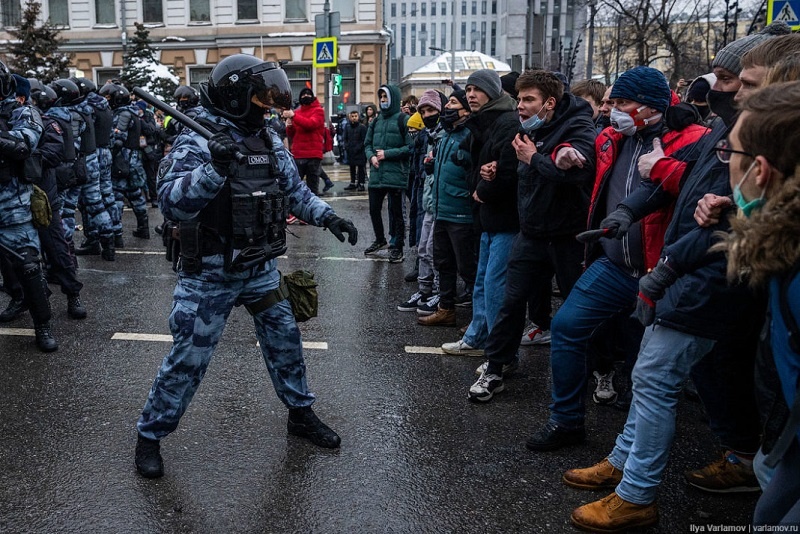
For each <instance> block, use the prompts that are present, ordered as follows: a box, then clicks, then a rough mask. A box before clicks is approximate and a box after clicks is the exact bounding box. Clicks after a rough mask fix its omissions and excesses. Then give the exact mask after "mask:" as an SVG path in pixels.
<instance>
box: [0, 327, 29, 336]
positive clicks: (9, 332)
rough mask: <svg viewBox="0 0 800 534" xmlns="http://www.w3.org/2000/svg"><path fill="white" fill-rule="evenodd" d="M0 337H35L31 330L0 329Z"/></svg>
mask: <svg viewBox="0 0 800 534" xmlns="http://www.w3.org/2000/svg"><path fill="white" fill-rule="evenodd" d="M0 335H1V336H31V337H33V336H35V335H36V333H35V332H34V331H33V328H0Z"/></svg>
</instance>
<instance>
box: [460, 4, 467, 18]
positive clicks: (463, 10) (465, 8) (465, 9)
mask: <svg viewBox="0 0 800 534" xmlns="http://www.w3.org/2000/svg"><path fill="white" fill-rule="evenodd" d="M461 14H462V15H466V14H467V0H464V1H463V2H461Z"/></svg>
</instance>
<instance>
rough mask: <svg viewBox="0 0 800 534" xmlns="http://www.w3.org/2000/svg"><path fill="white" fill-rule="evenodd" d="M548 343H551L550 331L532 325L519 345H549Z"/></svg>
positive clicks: (523, 335)
mask: <svg viewBox="0 0 800 534" xmlns="http://www.w3.org/2000/svg"><path fill="white" fill-rule="evenodd" d="M548 343H550V330H542V329H541V328H539V327H538V326H537V325H535V324H532V325H531V327H530V328H529V329H528V330H527V331H526V332H525V333H524V334H522V339H521V340H520V342H519V344H520V345H523V346H528V345H547V344H548Z"/></svg>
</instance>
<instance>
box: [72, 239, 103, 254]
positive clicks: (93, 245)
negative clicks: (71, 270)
mask: <svg viewBox="0 0 800 534" xmlns="http://www.w3.org/2000/svg"><path fill="white" fill-rule="evenodd" d="M75 255H76V256H99V255H100V242H99V241H98V240H97V239H87V240H85V241H84V242H83V243H81V246H79V247H78V248H76V249H75Z"/></svg>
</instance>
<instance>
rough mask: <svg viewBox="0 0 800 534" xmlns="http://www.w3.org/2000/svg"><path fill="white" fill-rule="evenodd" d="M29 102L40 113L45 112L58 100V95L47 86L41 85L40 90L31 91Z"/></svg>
mask: <svg viewBox="0 0 800 534" xmlns="http://www.w3.org/2000/svg"><path fill="white" fill-rule="evenodd" d="M31 100H32V101H33V104H34V105H35V106H36V107H37V108H39V109H40V110H41V111H47V110H48V109H50V108H51V107H53V105H54V104H55V103H56V101H57V100H58V95H56V92H55V91H53V88H52V87H50V86H49V85H42V87H41V89H37V90H34V89H31Z"/></svg>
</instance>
